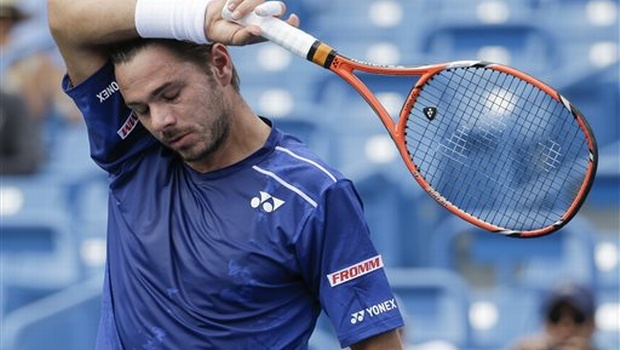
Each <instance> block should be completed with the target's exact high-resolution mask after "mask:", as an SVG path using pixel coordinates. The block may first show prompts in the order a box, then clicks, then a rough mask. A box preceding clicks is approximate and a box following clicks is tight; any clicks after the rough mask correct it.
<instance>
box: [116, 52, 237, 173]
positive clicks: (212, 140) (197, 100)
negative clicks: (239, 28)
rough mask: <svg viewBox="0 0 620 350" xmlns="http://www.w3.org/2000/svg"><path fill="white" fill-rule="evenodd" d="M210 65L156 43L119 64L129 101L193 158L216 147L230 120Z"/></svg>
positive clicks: (159, 134) (164, 138) (153, 128)
mask: <svg viewBox="0 0 620 350" xmlns="http://www.w3.org/2000/svg"><path fill="white" fill-rule="evenodd" d="M206 64H207V63H205V65H206ZM205 69H210V68H204V67H200V66H198V65H196V64H195V63H192V62H189V61H182V60H181V59H179V58H178V57H177V56H175V55H174V54H172V53H171V52H170V51H169V50H168V49H166V48H165V47H163V46H161V45H157V44H154V45H149V46H147V47H146V48H144V49H143V50H141V51H140V52H139V53H137V54H136V56H135V57H134V58H133V59H131V60H130V61H129V62H126V63H122V64H119V65H117V66H116V79H117V81H118V84H119V85H120V87H121V92H122V94H123V97H124V99H125V102H126V103H127V105H128V106H129V107H130V108H131V109H132V110H133V111H134V113H135V114H136V115H137V116H138V118H139V119H140V122H141V123H142V124H143V125H144V127H145V128H146V129H147V130H148V131H149V132H150V133H151V134H153V136H155V137H156V138H157V139H158V140H159V141H160V142H161V143H163V144H164V145H165V146H167V147H169V148H170V149H172V150H174V151H176V152H177V153H178V154H180V155H181V157H182V158H183V159H184V160H185V161H186V162H188V163H193V162H200V161H202V160H205V159H206V158H208V157H209V156H210V155H211V154H212V153H213V152H214V151H216V150H217V149H218V147H219V146H220V145H221V144H222V143H223V142H224V141H225V139H226V137H227V135H228V129H229V124H230V117H229V113H228V110H227V109H226V108H225V107H226V104H225V102H224V101H225V95H224V94H223V89H222V86H220V85H219V84H217V82H216V81H215V80H214V78H213V77H212V76H210V75H208V74H207V71H206V70H205Z"/></svg>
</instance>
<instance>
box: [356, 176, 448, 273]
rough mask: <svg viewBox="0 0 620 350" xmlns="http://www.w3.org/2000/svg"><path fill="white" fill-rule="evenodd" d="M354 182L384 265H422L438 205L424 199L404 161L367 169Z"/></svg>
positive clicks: (424, 196) (436, 217) (436, 215)
mask: <svg viewBox="0 0 620 350" xmlns="http://www.w3.org/2000/svg"><path fill="white" fill-rule="evenodd" d="M354 182H355V186H356V188H357V191H358V193H359V195H360V197H361V198H362V202H363V204H364V213H365V215H366V219H367V220H368V225H369V226H370V230H371V235H372V236H371V237H372V239H373V242H374V243H375V246H376V247H377V249H378V250H379V252H380V253H381V254H382V255H383V258H384V261H385V264H386V266H390V267H403V266H419V265H422V264H423V257H424V255H425V254H424V252H423V251H424V250H426V247H427V244H428V239H429V234H428V233H429V231H431V227H433V225H435V224H436V222H437V220H438V218H439V217H440V214H439V213H437V212H438V211H440V210H441V208H440V207H439V206H437V205H436V204H435V203H434V202H432V201H430V198H426V195H425V194H424V193H423V192H422V191H421V189H420V188H419V187H418V186H417V184H416V183H415V181H414V180H413V178H412V176H411V175H410V174H409V172H408V171H407V170H405V166H404V164H395V165H394V166H392V167H384V168H383V171H380V170H377V171H373V172H369V173H367V174H366V175H365V176H362V177H356V178H354Z"/></svg>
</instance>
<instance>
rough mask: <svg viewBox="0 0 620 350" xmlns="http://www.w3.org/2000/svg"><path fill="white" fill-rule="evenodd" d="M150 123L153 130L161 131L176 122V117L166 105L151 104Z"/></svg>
mask: <svg viewBox="0 0 620 350" xmlns="http://www.w3.org/2000/svg"><path fill="white" fill-rule="evenodd" d="M151 124H152V127H153V129H154V130H156V131H160V132H163V131H166V130H168V129H169V128H170V127H172V126H174V125H175V124H176V118H175V117H174V113H172V110H171V109H170V108H168V107H166V106H161V105H160V106H151Z"/></svg>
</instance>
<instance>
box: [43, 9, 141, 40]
mask: <svg viewBox="0 0 620 350" xmlns="http://www.w3.org/2000/svg"><path fill="white" fill-rule="evenodd" d="M136 1H137V0H105V1H101V0H80V1H75V0H48V2H47V3H48V16H49V26H50V30H51V32H52V34H53V35H54V38H55V39H56V40H57V41H62V42H66V43H69V44H70V45H73V46H82V47H96V46H102V45H105V44H109V43H113V42H117V41H120V40H124V39H129V38H132V37H137V35H138V33H137V32H136V29H135V24H134V12H135V7H136Z"/></svg>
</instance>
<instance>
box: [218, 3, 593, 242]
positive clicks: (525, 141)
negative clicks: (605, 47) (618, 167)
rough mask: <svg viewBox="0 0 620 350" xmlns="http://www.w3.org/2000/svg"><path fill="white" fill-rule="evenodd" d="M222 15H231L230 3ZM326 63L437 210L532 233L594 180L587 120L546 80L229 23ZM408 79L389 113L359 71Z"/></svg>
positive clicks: (570, 212) (572, 205)
mask: <svg viewBox="0 0 620 350" xmlns="http://www.w3.org/2000/svg"><path fill="white" fill-rule="evenodd" d="M222 15H223V17H224V18H226V19H229V20H232V17H231V15H230V12H229V11H228V10H227V7H226V6H225V7H224V10H223V13H222ZM236 22H237V23H239V24H241V25H246V26H247V25H256V26H258V27H260V28H261V29H262V36H263V37H265V38H266V39H268V40H270V41H272V42H274V43H276V44H278V45H279V46H281V47H283V48H285V49H287V50H288V51H290V52H292V53H294V54H296V55H298V56H301V57H302V58H305V59H307V60H308V61H310V62H313V63H315V64H317V65H319V66H321V67H323V68H326V69H328V70H330V71H332V72H333V73H335V74H336V75H338V76H339V77H340V78H342V79H344V80H345V81H346V82H347V83H349V84H350V85H351V87H353V88H354V89H355V90H356V91H357V92H358V93H359V94H360V95H361V96H362V97H363V98H364V99H365V100H366V102H367V103H368V104H369V105H370V107H372V109H373V110H374V112H375V113H376V114H377V116H378V117H379V118H380V119H381V122H382V123H383V125H384V126H385V128H386V130H387V131H388V133H389V134H390V136H391V138H392V139H393V141H394V143H395V144H396V147H397V148H398V151H399V153H400V155H401V157H402V159H403V161H404V162H405V164H406V166H407V168H408V169H409V171H410V172H411V174H413V177H414V178H415V180H416V181H417V182H418V183H419V184H420V186H421V187H422V188H423V189H424V190H425V191H426V192H427V193H428V194H429V195H430V196H431V197H432V198H433V199H434V200H435V201H437V203H439V204H440V205H441V206H443V207H444V208H446V209H447V210H449V211H450V212H451V213H453V214H455V215H457V216H459V217H461V218H462V219H464V220H466V221H468V222H470V223H472V224H474V225H476V226H479V227H481V228H483V229H486V230H489V231H491V232H494V233H499V234H503V235H507V236H512V237H537V236H542V235H546V234H549V233H551V232H554V231H556V230H558V229H560V228H561V227H563V226H564V225H566V224H567V223H568V222H569V221H570V220H571V219H572V218H573V217H574V216H575V214H576V213H577V212H578V210H579V209H580V207H581V205H582V204H583V202H584V200H585V199H586V196H587V194H588V192H589V190H590V187H591V185H592V183H593V181H594V177H595V173H596V168H597V162H598V152H597V147H596V141H595V138H594V135H593V133H592V130H591V128H590V126H589V125H588V122H587V121H586V119H585V118H584V116H583V115H582V114H581V113H580V112H579V111H578V110H577V108H575V106H573V105H572V104H571V103H570V102H569V101H568V100H567V99H565V98H564V97H563V96H561V95H560V94H559V93H558V92H556V91H555V90H554V89H553V88H551V87H549V86H548V85H547V84H545V83H543V82H541V81H539V80H538V79H536V78H534V77H531V76H529V75H527V74H525V73H523V72H520V71H518V70H516V69H514V68H510V67H507V66H503V65H500V64H493V63H487V62H480V61H458V62H451V63H442V64H434V65H426V66H419V67H402V66H393V65H377V64H372V63H366V62H362V61H359V60H355V59H351V58H348V57H346V56H343V55H342V54H340V53H338V52H337V51H336V50H334V49H333V48H332V47H330V46H328V45H327V44H325V43H323V42H321V41H320V40H318V39H316V38H315V37H313V36H312V35H310V34H308V33H306V32H304V31H302V30H300V29H298V28H295V27H293V26H290V25H288V24H287V23H286V22H284V21H282V20H280V19H278V18H275V17H262V16H258V15H256V14H254V13H253V12H252V13H250V14H249V15H247V16H245V17H244V18H242V19H239V20H236ZM356 73H363V74H377V75H387V76H410V77H412V80H411V81H412V86H411V90H410V92H409V94H408V96H407V97H406V99H405V103H404V105H403V106H402V109H401V111H400V114H399V115H398V118H392V116H391V115H390V114H389V113H388V112H387V110H386V108H385V107H384V106H383V105H382V104H381V102H380V101H379V99H378V98H377V97H376V96H375V95H374V94H373V92H372V91H371V90H370V89H369V88H368V87H367V86H366V85H365V84H364V82H363V79H361V78H360V74H357V75H356Z"/></svg>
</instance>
